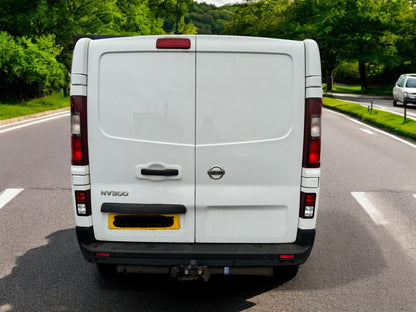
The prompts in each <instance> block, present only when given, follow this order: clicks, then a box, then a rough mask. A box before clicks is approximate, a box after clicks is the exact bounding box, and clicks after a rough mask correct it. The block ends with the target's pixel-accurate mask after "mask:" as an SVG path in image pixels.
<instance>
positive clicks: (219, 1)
mask: <svg viewBox="0 0 416 312" xmlns="http://www.w3.org/2000/svg"><path fill="white" fill-rule="evenodd" d="M196 2H206V3H208V4H215V5H216V6H222V5H224V4H231V3H237V2H242V0H196Z"/></svg>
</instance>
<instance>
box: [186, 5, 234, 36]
mask: <svg viewBox="0 0 416 312" xmlns="http://www.w3.org/2000/svg"><path fill="white" fill-rule="evenodd" d="M230 20H231V13H230V11H229V10H228V8H227V7H219V8H218V7H216V6H215V5H212V4H207V3H205V2H202V3H198V2H194V3H192V4H191V6H190V7H189V13H188V14H187V15H186V17H185V22H186V23H192V24H194V25H195V27H196V31H197V33H198V34H217V35H222V34H224V33H225V29H224V28H225V27H224V24H225V22H226V21H230Z"/></svg>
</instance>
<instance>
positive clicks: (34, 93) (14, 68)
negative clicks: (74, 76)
mask: <svg viewBox="0 0 416 312" xmlns="http://www.w3.org/2000/svg"><path fill="white" fill-rule="evenodd" d="M61 50H62V49H61V48H60V47H59V46H57V45H56V44H55V38H54V36H53V35H48V36H41V37H35V38H34V39H29V38H27V37H19V38H17V39H14V38H13V37H12V36H11V35H9V34H8V33H7V32H0V81H2V84H1V85H0V99H1V100H5V99H6V100H10V99H26V98H31V97H39V96H42V95H46V94H50V93H52V92H53V91H56V90H58V89H60V88H63V87H65V85H66V76H67V71H66V69H65V67H64V66H63V65H62V64H61V63H59V62H58V61H57V60H56V57H57V56H58V55H59V53H60V52H61Z"/></svg>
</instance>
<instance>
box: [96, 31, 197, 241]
mask: <svg viewBox="0 0 416 312" xmlns="http://www.w3.org/2000/svg"><path fill="white" fill-rule="evenodd" d="M190 38H191V40H192V47H194V46H195V37H190ZM89 51H90V54H89V58H90V60H94V61H90V62H89V69H88V88H89V89H88V136H89V157H90V175H91V198H92V219H93V223H94V233H95V236H96V238H97V239H98V240H109V241H142V242H143V241H155V242H193V241H194V223H195V222H194V192H195V180H194V179H195V177H194V168H195V160H194V156H195V154H194V153H195V147H194V144H195V104H194V103H195V53H194V51H192V49H191V50H190V51H189V50H187V51H186V52H178V51H173V50H163V51H160V50H159V51H156V37H132V38H124V39H109V40H96V41H92V42H91V43H90V49H89ZM151 163H155V164H169V165H171V166H175V167H176V166H177V167H180V168H181V178H180V179H177V180H169V179H160V180H152V179H142V178H139V177H137V167H138V166H139V167H140V166H142V165H143V164H151ZM102 191H121V192H128V193H129V196H123V197H114V196H102V195H101V192H102ZM105 202H119V203H143V204H153V203H155V204H182V205H185V207H186V209H187V212H186V214H183V215H181V218H180V229H179V230H125V229H123V230H114V229H109V228H108V214H107V213H101V211H100V209H101V205H102V204H103V203H105Z"/></svg>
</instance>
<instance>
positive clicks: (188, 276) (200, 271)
mask: <svg viewBox="0 0 416 312" xmlns="http://www.w3.org/2000/svg"><path fill="white" fill-rule="evenodd" d="M210 275H211V274H210V272H209V269H208V267H207V266H198V263H197V262H196V260H191V261H190V262H189V265H187V266H186V265H181V266H174V267H173V268H172V269H171V271H170V276H171V277H172V278H174V279H178V280H180V281H194V280H199V279H202V280H204V281H208V280H209V277H210Z"/></svg>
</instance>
